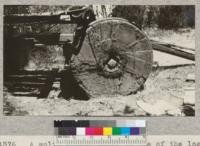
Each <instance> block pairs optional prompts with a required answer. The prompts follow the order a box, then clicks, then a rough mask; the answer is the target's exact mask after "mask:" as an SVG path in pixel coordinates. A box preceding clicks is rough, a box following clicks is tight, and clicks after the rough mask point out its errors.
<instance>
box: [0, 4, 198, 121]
mask: <svg viewBox="0 0 200 146" xmlns="http://www.w3.org/2000/svg"><path fill="white" fill-rule="evenodd" d="M3 40H4V49H3V53H4V54H3V58H4V62H3V65H4V70H3V73H4V84H3V93H4V100H3V105H4V108H3V109H4V115H7V116H19V115H20V116H28V115H35V116H37V115H65V116H134V117H135V116H194V115H195V108H194V106H195V95H194V93H195V6H194V5H155V6H154V5H126V6H125V5H73V6H70V5H60V6H59V5H55V6H54V5H50V6H48V5H4V36H3Z"/></svg>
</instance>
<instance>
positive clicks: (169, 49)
mask: <svg viewBox="0 0 200 146" xmlns="http://www.w3.org/2000/svg"><path fill="white" fill-rule="evenodd" d="M151 43H152V47H153V49H154V50H157V51H160V52H164V53H168V54H172V55H175V56H178V57H182V58H185V59H189V60H193V61H194V60H195V54H194V53H190V52H187V51H183V50H181V49H176V48H174V47H167V46H165V45H161V44H158V43H156V42H154V41H151Z"/></svg>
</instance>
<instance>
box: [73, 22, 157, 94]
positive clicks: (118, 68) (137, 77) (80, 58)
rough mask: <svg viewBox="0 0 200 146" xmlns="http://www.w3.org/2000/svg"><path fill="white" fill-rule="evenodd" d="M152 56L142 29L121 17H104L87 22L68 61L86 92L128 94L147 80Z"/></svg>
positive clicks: (149, 45)
mask: <svg viewBox="0 0 200 146" xmlns="http://www.w3.org/2000/svg"><path fill="white" fill-rule="evenodd" d="M152 58H153V56H152V47H151V44H150V42H149V40H148V38H147V37H146V35H145V34H144V33H142V32H141V31H140V30H139V29H138V28H137V27H136V26H134V25H133V24H131V23H129V22H128V21H126V20H124V19H121V18H107V19H102V20H98V21H95V22H93V23H91V24H90V26H89V28H88V29H87V34H86V38H85V40H84V43H83V46H82V49H81V51H80V53H79V54H78V55H77V56H76V57H75V58H74V59H73V60H72V64H71V65H72V68H73V70H72V71H73V74H74V77H75V78H76V79H77V81H78V83H79V85H80V86H81V87H82V88H83V89H84V90H85V91H86V92H87V93H88V94H89V95H91V96H93V97H97V96H100V95H107V96H114V95H117V94H121V95H129V94H131V93H135V92H136V91H137V90H138V89H140V88H141V86H142V85H143V84H144V82H145V81H146V79H147V77H148V75H149V74H150V72H151V67H152V63H153V61H152Z"/></svg>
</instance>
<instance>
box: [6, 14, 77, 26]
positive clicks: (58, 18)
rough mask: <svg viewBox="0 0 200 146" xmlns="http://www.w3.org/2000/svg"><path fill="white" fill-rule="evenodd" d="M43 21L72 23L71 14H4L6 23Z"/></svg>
mask: <svg viewBox="0 0 200 146" xmlns="http://www.w3.org/2000/svg"><path fill="white" fill-rule="evenodd" d="M34 22H38V23H39V22H42V23H48V24H70V23H75V22H73V21H71V20H70V17H69V15H62V14H59V15H8V16H4V23H5V24H16V23H34Z"/></svg>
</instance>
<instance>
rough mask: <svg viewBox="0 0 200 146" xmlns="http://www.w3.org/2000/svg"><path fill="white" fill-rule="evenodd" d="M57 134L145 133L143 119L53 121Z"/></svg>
mask: <svg viewBox="0 0 200 146" xmlns="http://www.w3.org/2000/svg"><path fill="white" fill-rule="evenodd" d="M54 127H55V130H56V134H57V135H72V136H73V135H76V136H133V135H135V136H136V135H146V124H145V121H144V120H134V121H133V120H126V121H111V120H110V121H108V120H106V121H105V120H98V121H97V120H92V121H88V120H84V121H67V120H65V121H54Z"/></svg>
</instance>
